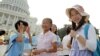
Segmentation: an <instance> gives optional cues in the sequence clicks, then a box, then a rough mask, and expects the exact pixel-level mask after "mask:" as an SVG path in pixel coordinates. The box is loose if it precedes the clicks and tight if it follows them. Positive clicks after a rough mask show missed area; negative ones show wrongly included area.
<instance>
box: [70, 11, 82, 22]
mask: <svg viewBox="0 0 100 56" xmlns="http://www.w3.org/2000/svg"><path fill="white" fill-rule="evenodd" d="M70 18H71V20H72V21H73V22H74V23H79V22H80V20H81V19H82V16H81V15H80V13H79V12H78V11H77V10H75V9H72V10H71V11H70Z"/></svg>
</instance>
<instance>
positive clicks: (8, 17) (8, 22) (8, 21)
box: [6, 15, 10, 27]
mask: <svg viewBox="0 0 100 56" xmlns="http://www.w3.org/2000/svg"><path fill="white" fill-rule="evenodd" d="M9 20H10V15H9V16H8V18H7V24H6V27H8V24H9Z"/></svg>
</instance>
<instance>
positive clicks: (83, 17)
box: [70, 16, 90, 43]
mask: <svg viewBox="0 0 100 56" xmlns="http://www.w3.org/2000/svg"><path fill="white" fill-rule="evenodd" d="M85 19H86V16H82V19H81V20H80V22H79V23H78V26H76V23H74V22H72V29H73V30H75V31H77V30H78V29H80V28H81V27H82V26H83V25H84V24H85V23H90V22H89V21H88V22H86V21H85ZM72 40H73V38H71V42H70V43H72Z"/></svg>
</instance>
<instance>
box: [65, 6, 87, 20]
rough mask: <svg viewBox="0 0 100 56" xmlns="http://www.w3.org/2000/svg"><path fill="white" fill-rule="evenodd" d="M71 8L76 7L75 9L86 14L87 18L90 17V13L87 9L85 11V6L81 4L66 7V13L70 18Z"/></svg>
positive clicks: (83, 14)
mask: <svg viewBox="0 0 100 56" xmlns="http://www.w3.org/2000/svg"><path fill="white" fill-rule="evenodd" d="M71 9H75V10H77V11H78V12H79V13H80V14H81V15H82V16H86V17H87V18H89V14H88V13H86V12H85V11H84V8H83V7H82V6H80V5H74V6H72V7H71V8H67V9H66V14H67V16H68V17H69V18H70V13H69V12H70V10H71Z"/></svg>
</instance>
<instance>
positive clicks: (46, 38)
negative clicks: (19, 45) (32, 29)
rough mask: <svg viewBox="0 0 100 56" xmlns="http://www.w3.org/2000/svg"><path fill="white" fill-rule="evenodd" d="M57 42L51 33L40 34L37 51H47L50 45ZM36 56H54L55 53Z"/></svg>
mask: <svg viewBox="0 0 100 56" xmlns="http://www.w3.org/2000/svg"><path fill="white" fill-rule="evenodd" d="M54 42H57V38H56V35H55V34H54V33H52V32H51V31H48V32H47V33H45V34H43V33H42V34H40V35H39V37H38V43H37V49H39V50H41V49H49V48H51V47H52V43H54ZM38 56H56V53H46V52H45V53H41V54H40V55H38Z"/></svg>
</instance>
